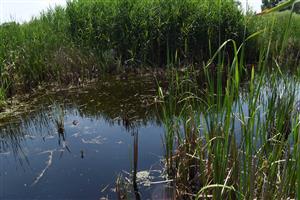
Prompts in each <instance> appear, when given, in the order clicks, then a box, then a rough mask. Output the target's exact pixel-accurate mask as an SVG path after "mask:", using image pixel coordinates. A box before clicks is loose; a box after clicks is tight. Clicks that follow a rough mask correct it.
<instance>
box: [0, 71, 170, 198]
mask: <svg viewBox="0 0 300 200" xmlns="http://www.w3.org/2000/svg"><path fill="white" fill-rule="evenodd" d="M156 88H157V85H156V82H155V79H154V78H153V77H149V76H147V77H139V78H136V77H135V78H130V77H129V78H128V77H120V76H114V77H108V78H106V79H103V80H102V81H101V82H97V83H94V84H91V85H89V86H86V87H84V88H77V89H71V90H60V91H55V92H40V94H38V95H35V97H34V98H32V97H31V100H32V103H31V106H32V107H33V108H31V109H29V110H30V111H28V112H24V113H21V114H20V115H18V116H17V117H15V118H16V119H17V120H13V121H10V122H9V123H2V126H1V131H0V163H1V164H0V199H116V198H117V197H118V195H119V194H118V192H116V190H118V188H116V181H117V180H118V179H120V177H123V178H122V179H123V180H125V182H128V183H132V180H133V177H135V180H136V182H137V187H135V190H136V191H138V193H136V194H139V197H138V198H141V199H157V198H159V196H160V195H164V196H165V197H166V194H165V193H166V192H165V191H167V190H168V188H166V187H165V185H164V184H161V183H160V182H161V181H163V180H164V179H163V174H164V173H163V165H162V162H161V159H162V158H163V157H162V156H163V142H162V136H163V133H164V130H163V128H162V125H161V123H160V120H159V117H158V116H157V115H156V113H157V112H156V109H157V108H156V106H155V105H154V104H151V102H153V98H154V96H155V95H156ZM33 99H34V100H33ZM58 120H60V122H59V121H58ZM57 123H61V126H62V127H58V124H57ZM60 128H61V129H62V130H60ZM134 157H135V159H134ZM134 170H135V172H136V176H132V172H133V171H134ZM169 193H170V192H169ZM129 195H133V194H129Z"/></svg>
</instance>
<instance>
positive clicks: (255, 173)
mask: <svg viewBox="0 0 300 200" xmlns="http://www.w3.org/2000/svg"><path fill="white" fill-rule="evenodd" d="M272 25H274V23H272ZM288 27H289V26H288ZM267 28H269V27H267ZM271 29H272V27H270V30H271ZM266 30H267V29H266V27H264V29H263V30H260V31H259V32H257V33H254V34H252V35H250V36H249V37H247V38H246V39H245V40H244V42H243V43H242V45H237V44H236V43H235V42H234V41H232V40H228V41H226V42H224V43H223V44H222V45H221V46H220V48H219V49H218V51H217V52H216V53H215V54H214V55H213V56H212V59H211V60H210V61H208V62H206V63H205V64H204V66H203V67H202V69H200V71H201V74H202V76H201V78H200V80H201V82H202V84H199V82H197V81H195V79H191V77H193V76H194V75H195V74H196V72H190V74H189V75H188V76H185V77H183V79H180V78H172V80H173V81H172V82H171V83H170V87H169V89H168V92H164V91H163V90H162V89H161V88H160V89H159V96H160V99H161V105H162V110H163V115H162V119H163V122H164V125H165V140H164V144H165V150H166V154H165V156H166V168H167V169H168V170H167V171H168V175H169V176H170V177H171V178H172V179H174V183H173V186H174V187H175V189H176V190H177V198H181V199H206V198H211V199H289V198H299V185H300V179H299V177H300V173H299V163H298V162H299V160H298V156H299V152H298V148H299V106H298V107H297V106H296V105H298V104H299V103H297V98H298V97H299V93H298V91H297V87H298V86H299V84H298V78H297V76H295V75H291V74H285V73H284V72H283V70H282V68H281V65H280V62H276V65H275V67H274V68H269V67H268V65H269V59H270V57H271V58H272V59H273V58H274V56H275V55H274V52H272V50H271V48H273V35H268V37H266V41H264V43H263V44H265V46H263V48H261V49H260V52H259V61H258V65H257V66H255V65H252V66H249V67H250V69H248V70H246V69H244V65H243V61H244V60H243V59H247V57H246V55H245V54H244V53H245V52H244V47H245V46H244V45H247V43H248V42H249V41H251V40H252V39H255V37H261V35H263V36H265V35H264V34H266ZM228 45H230V46H231V47H232V49H233V53H232V54H233V55H234V57H233V60H232V61H230V62H228V61H226V59H224V54H223V53H222V52H223V51H224V49H226V48H227V46H228ZM281 48H282V49H283V48H284V46H282V47H281ZM282 49H281V50H282ZM214 60H217V61H216V62H214ZM283 67H284V66H283ZM197 73H199V72H197ZM203 75H204V76H203ZM245 75H246V76H247V78H246V82H243V81H242V77H243V76H245ZM197 76H199V75H197ZM175 77H177V75H176V76H175ZM187 83H188V85H189V87H186V84H187Z"/></svg>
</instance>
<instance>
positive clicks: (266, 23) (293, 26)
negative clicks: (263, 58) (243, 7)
mask: <svg viewBox="0 0 300 200" xmlns="http://www.w3.org/2000/svg"><path fill="white" fill-rule="evenodd" d="M297 4H300V2H298V3H297ZM248 28H249V32H256V31H258V30H262V29H265V34H261V35H260V37H258V39H257V40H255V41H254V43H253V44H252V45H253V46H254V47H256V49H257V50H256V52H257V51H259V49H261V48H264V47H266V46H267V44H266V43H267V42H268V41H269V40H268V38H269V37H271V38H272V43H271V46H270V54H271V55H270V57H269V59H270V62H269V63H270V64H272V63H273V64H274V63H276V62H277V63H280V64H281V65H287V66H289V68H292V66H294V67H297V66H299V64H300V62H299V60H300V49H299V47H300V15H299V14H296V13H294V12H293V10H286V11H281V12H272V13H270V14H267V15H262V16H254V17H251V18H250V20H248ZM249 48H251V47H249ZM286 68H288V67H286Z"/></svg>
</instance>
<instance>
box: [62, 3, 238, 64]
mask: <svg viewBox="0 0 300 200" xmlns="http://www.w3.org/2000/svg"><path fill="white" fill-rule="evenodd" d="M67 13H68V16H69V19H70V31H71V33H72V36H73V38H74V41H75V43H77V44H79V45H83V46H86V47H88V48H91V47H92V48H93V49H96V50H97V52H98V54H100V55H101V54H102V53H103V52H105V51H107V50H109V49H113V50H114V51H115V52H116V54H117V57H121V59H122V61H123V62H124V63H125V62H126V61H129V60H130V61H134V62H140V63H146V64H150V65H152V66H157V65H159V66H161V65H165V64H167V63H168V62H174V61H175V60H176V59H179V60H180V59H181V60H196V61H202V60H203V59H204V60H205V59H206V58H207V56H208V55H209V53H210V52H209V49H210V50H211V51H214V50H216V49H217V48H218V46H219V44H220V43H222V42H223V41H225V40H226V39H229V38H233V39H236V40H237V41H239V40H241V38H242V36H243V21H242V20H243V16H242V13H241V11H240V10H239V9H238V8H237V6H236V4H235V3H234V2H233V1H231V0H223V1H210V0H201V1H200V0H192V1H190V0H170V1H159V0H142V1H137V0H112V1H103V0H96V1H82V0H77V1H73V2H71V3H69V4H68V7H67ZM210 45H211V46H210ZM175 57H176V59H175Z"/></svg>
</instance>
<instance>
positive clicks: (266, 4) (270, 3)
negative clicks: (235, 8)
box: [261, 0, 300, 14]
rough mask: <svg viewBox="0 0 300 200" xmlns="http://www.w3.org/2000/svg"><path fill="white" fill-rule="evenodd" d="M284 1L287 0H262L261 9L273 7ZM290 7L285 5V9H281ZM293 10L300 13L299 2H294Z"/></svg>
mask: <svg viewBox="0 0 300 200" xmlns="http://www.w3.org/2000/svg"><path fill="white" fill-rule="evenodd" d="M284 1H287V0H262V6H261V8H262V10H264V9H268V8H273V7H275V6H277V5H278V4H280V3H282V2H284ZM290 9H291V7H287V8H285V9H283V10H282V11H284V10H290ZM294 11H295V12H296V13H298V14H300V3H296V4H295V7H294Z"/></svg>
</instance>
